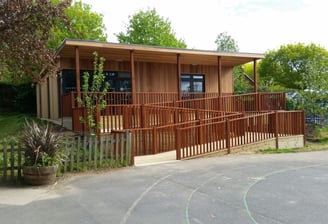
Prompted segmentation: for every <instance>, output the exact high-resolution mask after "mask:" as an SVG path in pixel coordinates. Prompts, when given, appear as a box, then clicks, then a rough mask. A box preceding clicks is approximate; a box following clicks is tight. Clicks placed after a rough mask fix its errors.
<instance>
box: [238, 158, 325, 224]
mask: <svg viewBox="0 0 328 224" xmlns="http://www.w3.org/2000/svg"><path fill="white" fill-rule="evenodd" d="M326 165H328V163H322V164H316V165H309V166H302V167H294V168H289V169H283V170H278V171H274V172H271V173H268V174H265V175H264V176H261V177H258V178H256V181H255V182H254V183H252V184H251V185H249V187H248V188H247V190H246V191H245V192H244V196H243V202H244V206H245V209H246V212H247V215H248V217H249V218H250V219H251V220H252V222H253V224H259V223H258V222H257V221H256V220H255V218H254V217H253V215H252V212H251V211H250V209H249V206H248V203H247V195H248V193H249V191H250V190H251V189H252V188H253V187H254V186H255V185H256V184H258V183H260V182H262V181H264V180H266V179H267V178H268V177H270V176H273V175H276V174H281V173H285V172H288V171H295V170H302V169H307V168H314V167H320V166H326Z"/></svg>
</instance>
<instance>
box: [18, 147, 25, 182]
mask: <svg viewBox="0 0 328 224" xmlns="http://www.w3.org/2000/svg"><path fill="white" fill-rule="evenodd" d="M17 152H18V164H17V169H18V171H17V175H18V179H20V178H21V177H22V153H23V152H24V150H23V148H22V144H19V145H18V149H17Z"/></svg>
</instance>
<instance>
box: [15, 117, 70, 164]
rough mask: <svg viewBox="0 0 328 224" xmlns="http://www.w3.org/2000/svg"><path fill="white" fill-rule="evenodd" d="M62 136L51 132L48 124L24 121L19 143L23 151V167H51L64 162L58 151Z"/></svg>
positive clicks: (61, 153)
mask: <svg viewBox="0 0 328 224" xmlns="http://www.w3.org/2000/svg"><path fill="white" fill-rule="evenodd" d="M61 138H62V136H61V135H59V134H56V133H54V132H53V129H52V126H51V125H50V124H46V125H42V124H38V123H36V122H35V121H33V120H32V121H31V122H29V121H28V120H26V121H25V125H24V130H23V136H22V137H21V142H22V144H23V146H24V150H25V165H28V166H53V165H59V164H60V163H61V162H62V161H64V154H63V152H61V150H60V142H61Z"/></svg>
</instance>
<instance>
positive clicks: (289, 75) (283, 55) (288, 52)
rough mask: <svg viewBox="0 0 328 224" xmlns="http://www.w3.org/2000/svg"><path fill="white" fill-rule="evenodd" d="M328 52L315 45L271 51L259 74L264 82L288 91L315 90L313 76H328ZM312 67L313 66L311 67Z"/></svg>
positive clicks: (266, 56) (292, 46)
mask: <svg viewBox="0 0 328 224" xmlns="http://www.w3.org/2000/svg"><path fill="white" fill-rule="evenodd" d="M327 59H328V52H327V50H326V49H324V48H322V47H320V46H317V45H315V44H313V43H312V44H310V45H304V44H301V43H299V44H289V45H285V46H281V47H280V48H279V49H278V50H277V51H275V50H272V51H269V52H268V53H267V54H266V55H265V58H264V59H263V60H262V61H261V64H260V66H259V69H258V71H259V74H260V76H261V79H262V80H263V81H264V82H267V83H271V84H273V85H277V84H278V85H281V86H283V87H285V88H288V89H299V90H304V89H306V88H313V86H312V83H311V82H312V81H313V78H310V77H312V76H313V75H314V76H316V79H320V77H319V76H325V78H328V77H326V75H327V71H328V60H327ZM309 65H312V66H309ZM313 69H315V71H313Z"/></svg>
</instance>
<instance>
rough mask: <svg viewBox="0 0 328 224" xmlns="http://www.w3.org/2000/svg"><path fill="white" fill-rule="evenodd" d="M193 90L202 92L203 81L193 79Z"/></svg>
mask: <svg viewBox="0 0 328 224" xmlns="http://www.w3.org/2000/svg"><path fill="white" fill-rule="evenodd" d="M194 92H203V82H202V81H194Z"/></svg>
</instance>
